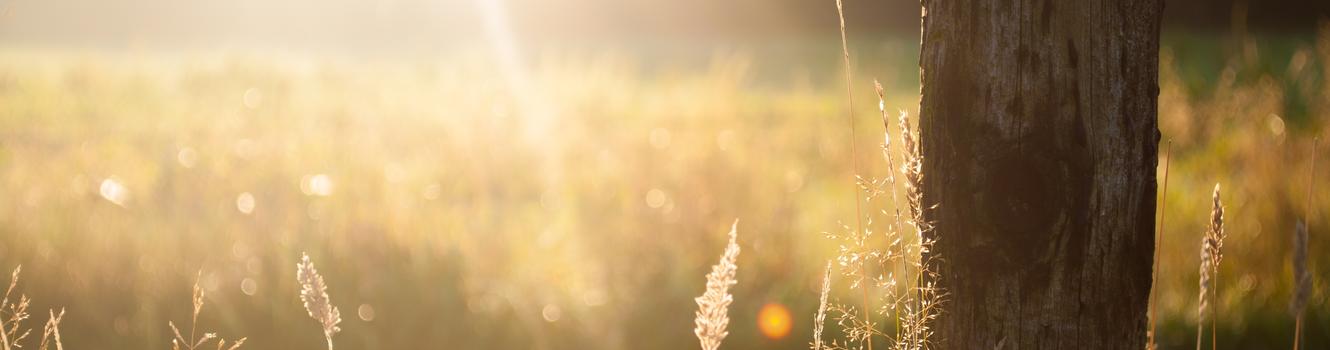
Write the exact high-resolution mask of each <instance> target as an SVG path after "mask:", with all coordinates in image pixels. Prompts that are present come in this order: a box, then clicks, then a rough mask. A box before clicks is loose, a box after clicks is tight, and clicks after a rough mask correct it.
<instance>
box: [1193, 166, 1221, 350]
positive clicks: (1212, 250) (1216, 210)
mask: <svg viewBox="0 0 1330 350" xmlns="http://www.w3.org/2000/svg"><path fill="white" fill-rule="evenodd" d="M1213 202H1214V205H1213V207H1212V209H1211V211H1210V229H1209V230H1206V231H1205V235H1204V236H1203V237H1202V238H1201V270H1200V271H1201V272H1200V286H1201V288H1200V303H1199V304H1198V306H1197V309H1196V315H1197V318H1198V320H1197V322H1196V349H1197V350H1200V349H1201V342H1202V338H1201V335H1202V334H1203V333H1204V328H1205V322H1204V321H1205V320H1206V319H1207V318H1208V319H1209V320H1210V346H1211V347H1212V348H1214V347H1218V344H1216V340H1217V335H1216V334H1215V330H1216V324H1217V323H1218V321H1217V320H1216V319H1218V318H1219V316H1218V312H1217V311H1216V305H1215V302H1216V300H1218V295H1219V287H1218V286H1217V285H1216V283H1215V282H1216V281H1217V280H1219V263H1220V262H1221V261H1223V260H1224V254H1223V248H1224V237H1225V236H1227V235H1226V234H1225V233H1224V204H1223V203H1222V202H1221V201H1220V200H1219V184H1215V190H1214V194H1213Z"/></svg>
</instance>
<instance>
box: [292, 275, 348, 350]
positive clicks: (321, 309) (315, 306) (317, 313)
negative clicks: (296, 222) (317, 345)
mask: <svg viewBox="0 0 1330 350" xmlns="http://www.w3.org/2000/svg"><path fill="white" fill-rule="evenodd" d="M296 281H297V282H299V283H300V301H301V302H302V303H304V305H305V311H306V312H308V313H309V317H310V318H313V319H314V320H315V321H319V325H320V326H322V327H323V337H324V339H325V340H327V341H328V350H332V348H333V341H332V337H333V334H337V332H340V331H342V329H341V328H340V327H338V326H337V324H338V323H342V312H341V311H339V310H338V309H337V307H336V306H333V304H332V301H331V300H329V299H328V285H327V284H325V283H323V276H321V275H319V270H317V269H315V268H314V262H313V261H310V259H309V254H303V253H302V254H301V255H300V263H299V264H296Z"/></svg>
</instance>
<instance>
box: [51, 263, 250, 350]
mask: <svg viewBox="0 0 1330 350" xmlns="http://www.w3.org/2000/svg"><path fill="white" fill-rule="evenodd" d="M202 279H203V271H199V274H198V277H195V278H194V294H192V298H191V301H193V304H194V313H193V314H192V316H190V322H189V338H185V337H184V335H182V334H181V333H180V328H177V327H176V326H175V322H172V321H167V322H166V325H167V326H170V327H171V331H172V332H174V333H175V338H172V339H171V350H195V349H198V348H199V347H200V346H203V345H204V344H207V343H208V342H209V341H211V340H214V339H216V340H217V349H218V350H222V349H226V350H235V349H238V348H240V346H241V345H243V344H245V339H246V338H240V340H237V341H235V343H233V344H231V347H229V348H228V347H226V339H222V338H218V337H217V333H212V332H204V333H203V336H202V337H196V335H197V333H196V332H195V331H196V330H197V329H198V324H199V314H200V313H202V312H203V297H204V292H203V288H200V287H199V281H200V280H202ZM62 314H63V312H62ZM57 339H58V338H57Z"/></svg>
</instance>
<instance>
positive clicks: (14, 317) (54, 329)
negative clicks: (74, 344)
mask: <svg viewBox="0 0 1330 350" xmlns="http://www.w3.org/2000/svg"><path fill="white" fill-rule="evenodd" d="M22 271H23V266H22V265H19V266H18V267H15V268H14V272H13V273H11V274H10V275H9V288H5V296H4V299H2V300H0V348H3V349H4V350H14V349H21V348H23V345H22V342H23V340H24V339H27V337H28V335H30V334H32V329H25V328H22V326H23V322H24V321H26V320H27V319H28V318H29V317H30V316H31V315H29V314H28V305H30V304H31V303H32V299H28V296H27V295H22V294H20V295H19V296H18V299H10V297H12V296H13V295H14V289H15V288H16V287H18V278H19V274H20V273H21V272H22ZM11 300H13V302H11ZM47 312H48V314H50V318H49V319H47V321H46V326H45V327H43V328H42V339H41V343H39V345H38V349H41V350H46V349H48V348H49V346H50V345H52V344H54V345H55V347H56V350H63V349H64V345H62V344H61V343H60V320H61V319H63V318H64V316H65V310H64V309H63V308H62V309H60V314H59V315H56V313H55V310H47ZM20 330H21V331H22V332H19V331H20Z"/></svg>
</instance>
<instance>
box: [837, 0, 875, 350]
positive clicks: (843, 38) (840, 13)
mask: <svg viewBox="0 0 1330 350" xmlns="http://www.w3.org/2000/svg"><path fill="white" fill-rule="evenodd" d="M836 15H837V17H838V18H839V19H840V44H841V54H842V56H841V57H842V58H843V59H844V61H845V97H846V99H847V100H848V101H849V110H848V112H847V115H848V118H847V119H848V121H849V123H850V162H851V165H852V166H853V168H852V169H851V170H850V172H851V174H850V179H851V181H853V184H854V186H855V187H858V186H859V182H860V180H859V179H860V178H859V146H858V142H857V140H858V138H857V136H856V134H857V133H856V131H855V125H854V124H855V123H854V89H853V85H854V79H853V70H852V69H851V66H850V43H849V38H848V36H847V35H846V33H845V4H844V1H842V0H836ZM853 198H854V221H855V231H858V232H859V233H863V232H864V219H863V204H862V203H859V194H858V193H854V195H853ZM859 272H860V273H861V274H862V276H860V278H861V279H863V280H868V271H867V269H861V270H860V271H859ZM861 287H862V288H861V289H860V291H861V294H862V297H863V302H862V305H861V306H862V308H863V309H862V310H861V311H862V316H863V319H864V320H865V322H864V324H863V327H864V330H863V331H864V334H865V336H866V337H867V338H866V339H865V342H866V343H868V350H873V337H872V334H873V331H872V322H867V320H868V319H869V318H870V317H869V310H870V308H869V302H868V287H867V285H862V286H861Z"/></svg>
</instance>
